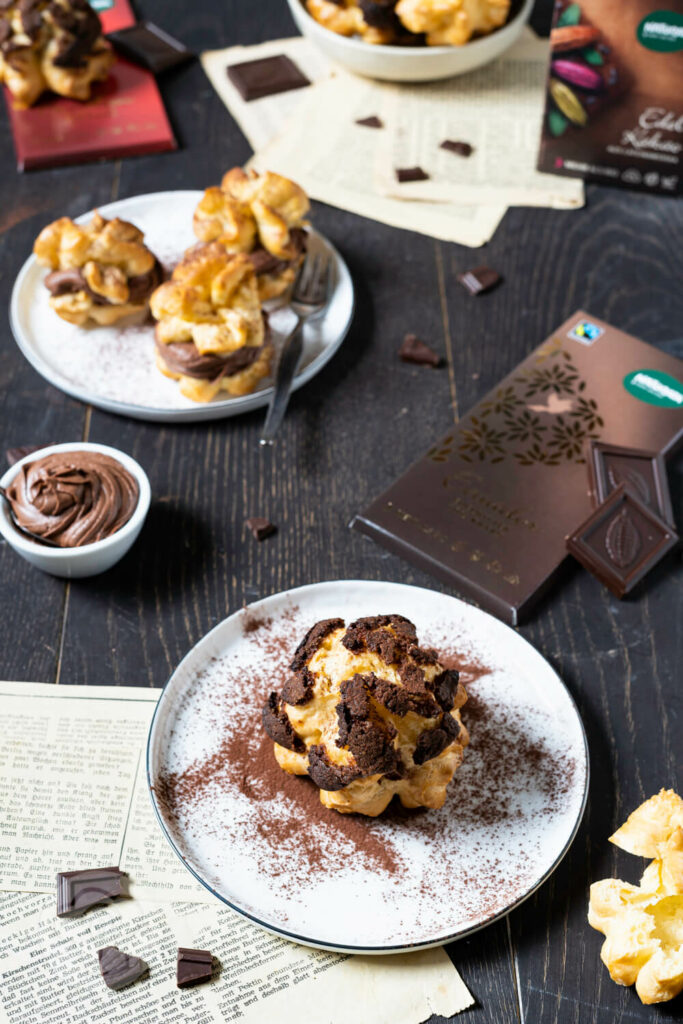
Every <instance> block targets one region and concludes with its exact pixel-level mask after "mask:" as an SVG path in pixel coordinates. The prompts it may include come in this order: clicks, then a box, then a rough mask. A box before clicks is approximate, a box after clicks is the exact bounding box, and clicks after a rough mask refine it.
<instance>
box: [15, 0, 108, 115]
mask: <svg viewBox="0 0 683 1024" xmlns="http://www.w3.org/2000/svg"><path fill="white" fill-rule="evenodd" d="M113 62H114V54H113V52H112V49H111V47H110V45H109V43H108V42H107V41H106V40H105V38H104V36H103V35H102V25H101V23H100V19H99V17H98V16H97V14H96V13H95V11H94V10H93V8H92V7H91V6H90V4H89V3H88V2H87V0H4V2H3V3H0V82H4V83H5V85H6V86H7V88H8V89H9V91H10V93H11V95H12V99H13V102H14V106H15V107H17V108H18V109H23V108H26V107H30V106H33V104H34V103H35V102H36V100H37V99H38V98H39V97H40V96H41V95H42V94H43V93H44V92H46V91H48V90H51V91H52V92H55V93H57V95H59V96H66V97H68V98H69V99H74V100H88V99H90V92H91V86H92V83H93V82H98V81H102V80H103V79H105V78H106V77H107V75H108V73H109V68H110V67H111V65H112V64H113Z"/></svg>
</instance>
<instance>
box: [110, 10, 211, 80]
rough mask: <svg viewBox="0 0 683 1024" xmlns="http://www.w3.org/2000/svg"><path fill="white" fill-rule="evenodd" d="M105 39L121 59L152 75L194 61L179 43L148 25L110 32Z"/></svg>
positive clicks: (192, 55)
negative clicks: (137, 65) (124, 58)
mask: <svg viewBox="0 0 683 1024" xmlns="http://www.w3.org/2000/svg"><path fill="white" fill-rule="evenodd" d="M107 39H108V40H109V42H110V43H111V44H112V45H113V46H114V48H115V49H116V50H118V51H119V53H121V54H123V56H124V57H126V58H127V59H128V60H130V61H132V62H133V64H139V65H141V67H143V68H147V70H148V71H151V72H152V74H153V75H160V74H161V73H162V71H168V69H169V68H175V67H177V66H178V65H179V64H185V63H186V62H187V61H188V60H192V58H193V57H194V54H193V53H192V51H191V50H188V48H187V47H186V46H185V45H184V44H183V43H181V42H179V40H177V39H174V38H173V36H170V35H169V34H168V33H167V32H164V30H163V29H162V28H159V26H158V25H155V24H154V23H153V22H151V21H141V22H139V23H138V24H137V25H131V26H130V28H122V29H119V30H118V31H117V32H110V33H109V34H108V35H107Z"/></svg>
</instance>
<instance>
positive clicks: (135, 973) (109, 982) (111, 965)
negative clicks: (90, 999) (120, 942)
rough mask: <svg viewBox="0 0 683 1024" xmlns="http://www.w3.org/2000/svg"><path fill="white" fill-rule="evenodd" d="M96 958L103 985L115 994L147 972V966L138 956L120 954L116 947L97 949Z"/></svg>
mask: <svg viewBox="0 0 683 1024" xmlns="http://www.w3.org/2000/svg"><path fill="white" fill-rule="evenodd" d="M97 958H98V960H99V962H100V973H101V974H102V977H103V978H104V983H105V985H106V986H107V988H113V989H114V990H115V991H117V992H118V990H119V989H121V988H126V987H127V986H128V985H132V984H133V982H134V981H137V980H138V978H141V977H142V976H143V974H146V973H147V971H148V970H149V966H148V964H146V963H145V961H144V960H141V959H140V957H139V956H130V955H129V954H128V953H122V952H121V950H120V949H118V948H117V947H116V946H104V947H103V948H102V949H98V950H97Z"/></svg>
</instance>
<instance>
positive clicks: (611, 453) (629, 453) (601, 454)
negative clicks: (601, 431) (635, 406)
mask: <svg viewBox="0 0 683 1024" xmlns="http://www.w3.org/2000/svg"><path fill="white" fill-rule="evenodd" d="M586 461H587V462H588V470H589V473H590V477H591V491H592V494H593V498H594V500H595V504H596V505H599V504H600V502H602V501H604V500H605V499H606V498H607V497H609V495H610V494H611V493H612V491H614V490H615V489H616V488H617V487H618V486H619V484H627V485H628V486H629V487H630V488H631V490H632V491H633V493H634V494H635V495H636V497H638V498H640V500H641V501H642V502H643V503H644V504H645V505H647V506H648V508H651V509H652V511H653V512H656V513H657V515H658V516H661V518H662V519H664V520H666V522H667V523H671V525H672V526H673V525H674V516H673V509H672V507H671V493H670V491H669V482H668V479H667V475H666V465H665V462H664V457H663V456H662V455H661V453H659V452H649V451H643V450H641V449H639V448H620V447H619V446H618V445H615V444H606V443H605V442H604V441H591V442H590V445H589V450H588V452H587V454H586Z"/></svg>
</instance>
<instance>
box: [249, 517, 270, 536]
mask: <svg viewBox="0 0 683 1024" xmlns="http://www.w3.org/2000/svg"><path fill="white" fill-rule="evenodd" d="M244 525H245V526H246V527H247V528H248V529H249V530H251V532H252V534H253V535H254V537H255V539H256V540H265V539H266V537H270V536H271V535H272V534H274V533H276V532H277V526H276V525H275V524H274V523H271V521H270V519H264V518H263V517H262V516H252V518H251V519H245V520H244Z"/></svg>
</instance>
